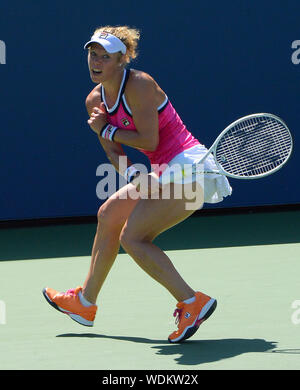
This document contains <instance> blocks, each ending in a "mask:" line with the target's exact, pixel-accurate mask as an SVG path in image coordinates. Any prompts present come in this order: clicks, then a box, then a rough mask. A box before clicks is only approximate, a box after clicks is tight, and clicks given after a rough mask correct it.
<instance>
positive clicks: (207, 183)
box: [160, 145, 232, 203]
mask: <svg viewBox="0 0 300 390" xmlns="http://www.w3.org/2000/svg"><path fill="white" fill-rule="evenodd" d="M206 152H207V149H206V147H205V146H203V145H196V146H193V147H192V148H190V149H187V150H185V151H183V152H181V153H179V154H177V156H175V157H174V158H173V159H172V160H171V161H170V162H169V163H168V166H169V167H171V166H172V165H174V164H179V165H181V166H182V167H184V165H185V164H195V163H197V162H198V161H200V159H201V158H202V157H203V156H204V154H205V153H206ZM203 165H204V169H205V170H212V169H213V170H217V169H218V168H217V166H216V163H215V160H214V158H213V156H212V155H211V154H210V155H209V156H208V157H207V158H206V159H205V161H204V162H203ZM164 174H168V173H167V172H166V171H164V172H163V173H162V175H161V177H160V180H161V178H162V177H163V175H164ZM186 179H187V178H185V180H184V182H185V183H186V182H187V181H186ZM195 180H197V181H198V180H199V175H196V174H195V175H191V176H190V179H189V181H190V182H192V181H195ZM199 182H200V184H201V185H202V186H203V187H204V202H205V203H218V202H222V200H223V198H225V197H226V196H229V195H231V193H232V188H231V186H230V184H229V181H228V179H227V177H226V176H223V175H218V174H210V173H209V174H204V177H203V176H201V181H199Z"/></svg>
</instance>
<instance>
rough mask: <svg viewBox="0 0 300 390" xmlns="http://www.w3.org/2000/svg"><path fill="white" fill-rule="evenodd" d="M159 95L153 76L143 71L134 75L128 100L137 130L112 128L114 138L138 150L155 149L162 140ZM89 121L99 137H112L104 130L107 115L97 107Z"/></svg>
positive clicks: (129, 87)
mask: <svg viewBox="0 0 300 390" xmlns="http://www.w3.org/2000/svg"><path fill="white" fill-rule="evenodd" d="M160 98H161V96H159V91H158V89H157V84H156V83H155V81H154V80H153V79H152V78H151V76H149V75H147V74H145V73H142V72H139V73H137V74H133V75H132V77H131V78H130V80H128V83H127V87H126V100H127V103H128V105H129V107H130V109H131V112H132V118H133V121H134V124H135V127H136V129H137V131H132V130H131V131H130V130H124V129H112V131H113V137H112V139H113V141H114V142H117V143H120V144H123V145H127V146H131V147H133V148H137V149H144V150H149V151H154V150H156V148H157V145H158V142H159V133H158V112H157V107H158V106H159V104H158V102H159V99H160ZM88 123H89V125H90V127H91V128H92V130H94V131H95V132H96V133H97V134H98V135H99V136H103V137H105V138H108V137H109V136H108V135H107V133H106V134H105V130H104V131H103V129H105V116H104V115H103V114H102V113H101V112H100V110H99V108H97V107H94V110H93V112H92V113H91V118H90V119H89V121H88ZM111 127H112V126H111ZM110 130H111V129H110ZM109 139H110V138H109Z"/></svg>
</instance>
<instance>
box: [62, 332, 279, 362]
mask: <svg viewBox="0 0 300 390" xmlns="http://www.w3.org/2000/svg"><path fill="white" fill-rule="evenodd" d="M56 337H83V338H84V337H86V338H94V339H111V340H119V341H129V342H133V343H142V344H151V345H152V344H154V345H153V346H152V347H151V348H153V350H154V351H155V353H156V354H157V355H165V356H172V355H174V360H175V361H176V363H177V364H180V365H183V366H193V365H199V364H204V363H212V362H217V361H220V360H223V359H229V358H233V357H235V356H239V355H242V354H244V353H250V352H256V353H259V352H261V353H263V352H273V350H274V348H276V344H277V343H276V342H274V341H266V340H264V339H240V338H237V339H218V340H199V341H198V340H197V341H193V340H188V341H185V342H184V343H182V344H170V343H169V342H168V341H167V340H152V339H147V338H142V337H126V336H107V335H102V334H94V333H65V334H60V335H57V336H56ZM155 344H159V345H155ZM274 352H276V351H274ZM178 355H179V356H178Z"/></svg>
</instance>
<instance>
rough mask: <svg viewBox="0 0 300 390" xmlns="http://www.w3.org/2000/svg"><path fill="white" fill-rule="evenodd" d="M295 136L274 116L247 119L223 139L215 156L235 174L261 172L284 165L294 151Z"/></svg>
mask: <svg viewBox="0 0 300 390" xmlns="http://www.w3.org/2000/svg"><path fill="white" fill-rule="evenodd" d="M291 142H292V141H291V136H290V133H289V131H288V130H287V129H286V127H285V126H284V125H283V124H282V123H281V122H279V121H277V120H275V119H273V118H267V117H260V118H251V119H247V120H243V121H241V122H240V123H238V124H237V125H235V126H234V127H232V128H231V129H229V130H228V132H226V133H225V134H224V136H223V137H222V138H221V139H220V141H219V143H218V145H217V147H216V151H215V157H216V160H217V162H218V163H219V164H220V165H221V166H222V168H223V169H224V170H225V171H226V172H228V173H230V174H233V175H239V176H257V175H260V174H263V173H265V172H267V171H271V170H274V169H276V168H277V166H279V165H282V163H283V162H284V161H285V160H286V159H287V158H288V157H289V154H290V151H291V146H292V145H291Z"/></svg>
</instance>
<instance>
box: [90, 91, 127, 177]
mask: <svg viewBox="0 0 300 390" xmlns="http://www.w3.org/2000/svg"><path fill="white" fill-rule="evenodd" d="M100 104H101V99H100V86H97V87H96V88H94V89H93V90H92V91H91V93H90V94H89V95H88V96H87V98H86V101H85V105H86V109H87V112H88V114H89V116H90V115H91V113H92V111H93V108H94V107H99V108H100ZM98 138H99V141H100V143H101V145H102V147H103V149H104V151H105V153H106V156H107V158H108V160H109V161H110V163H111V164H112V165H113V166H114V167H115V169H116V170H117V172H119V173H120V174H121V175H123V174H124V171H125V170H126V168H127V167H128V166H130V165H131V162H130V160H129V159H128V157H127V156H126V154H125V152H124V149H123V147H122V145H121V144H120V143H118V142H111V141H109V140H106V139H104V138H102V137H100V136H98ZM120 156H122V157H123V159H122V161H123V160H124V161H125V162H126V163H127V164H124V165H125V166H122V167H120V166H119V161H120V160H119V157H120Z"/></svg>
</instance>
